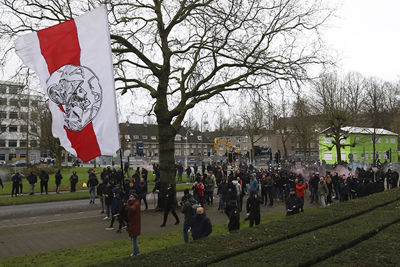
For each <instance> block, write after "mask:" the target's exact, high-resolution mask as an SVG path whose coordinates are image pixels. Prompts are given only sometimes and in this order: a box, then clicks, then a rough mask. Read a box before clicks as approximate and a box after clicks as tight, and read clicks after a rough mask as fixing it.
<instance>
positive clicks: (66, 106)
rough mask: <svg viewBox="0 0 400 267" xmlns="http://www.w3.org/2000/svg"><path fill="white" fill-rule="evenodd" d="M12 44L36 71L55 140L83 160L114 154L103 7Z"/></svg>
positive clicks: (116, 140) (113, 117)
mask: <svg viewBox="0 0 400 267" xmlns="http://www.w3.org/2000/svg"><path fill="white" fill-rule="evenodd" d="M15 49H16V52H17V54H18V56H19V57H20V58H21V59H22V61H23V62H24V63H25V64H26V65H27V66H28V67H29V68H31V69H33V70H34V71H35V72H36V74H37V75H38V76H39V79H40V83H41V85H42V87H43V90H44V91H45V93H46V94H47V96H48V97H49V99H50V101H49V102H50V110H51V113H52V117H53V125H52V131H53V135H54V137H57V138H59V139H60V143H61V145H62V146H63V147H64V148H65V149H66V150H67V151H69V152H70V153H72V154H74V155H75V156H77V157H79V158H80V159H82V160H83V161H89V160H91V159H93V158H95V157H97V156H100V155H114V154H115V153H116V151H117V150H118V149H119V148H120V141H119V129H118V119H117V107H116V97H115V87H114V71H113V64H112V57H111V45H110V33H109V28H108V19H107V12H106V9H105V7H104V6H102V7H99V8H97V9H94V10H93V11H91V12H88V13H86V14H84V15H82V16H80V17H77V18H75V19H71V20H69V21H66V22H63V23H60V24H58V25H55V26H52V27H50V28H46V29H43V30H39V31H38V32H33V33H29V34H26V35H24V36H21V37H19V38H18V39H17V40H16V41H15Z"/></svg>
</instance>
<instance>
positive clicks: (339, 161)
mask: <svg viewBox="0 0 400 267" xmlns="http://www.w3.org/2000/svg"><path fill="white" fill-rule="evenodd" d="M335 146H336V158H337V164H338V165H340V164H342V154H341V146H340V136H339V137H337V138H336V137H335Z"/></svg>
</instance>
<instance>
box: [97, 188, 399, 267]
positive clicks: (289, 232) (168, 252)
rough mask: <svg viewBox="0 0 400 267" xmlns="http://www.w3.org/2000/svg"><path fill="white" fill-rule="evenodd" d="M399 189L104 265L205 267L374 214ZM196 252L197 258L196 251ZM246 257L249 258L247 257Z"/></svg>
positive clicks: (388, 201)
mask: <svg viewBox="0 0 400 267" xmlns="http://www.w3.org/2000/svg"><path fill="white" fill-rule="evenodd" d="M399 191H400V190H399V189H396V190H391V191H387V192H384V193H380V194H374V195H370V196H368V197H365V198H361V199H356V200H354V201H348V202H344V203H340V204H338V205H333V206H330V207H328V208H326V209H318V210H316V211H315V212H312V213H307V210H306V211H305V213H304V214H298V215H295V216H290V217H286V218H285V219H283V220H280V221H273V222H270V223H268V224H267V225H265V226H262V227H261V226H260V227H255V228H252V229H244V230H241V231H240V232H239V233H236V234H226V235H221V236H216V237H212V238H206V239H203V240H198V241H196V242H192V243H189V244H187V245H184V246H175V247H170V248H167V249H164V250H160V251H155V252H153V253H151V254H147V255H142V256H140V257H135V258H133V259H129V260H127V259H123V260H120V261H113V262H112V263H106V264H104V266H105V265H121V266H132V265H133V264H138V265H139V266H160V265H162V266H197V265H199V266H204V265H209V264H212V263H215V262H219V261H221V260H224V259H227V258H229V257H233V256H235V255H238V254H242V253H246V252H250V251H253V250H255V249H258V248H261V247H265V246H269V245H273V244H275V243H278V242H281V241H284V240H286V239H291V238H294V237H297V236H299V235H303V234H305V233H310V232H313V231H317V230H319V229H321V228H324V227H329V226H332V225H335V224H338V223H341V222H343V221H345V220H349V219H352V218H355V217H357V216H360V215H362V214H365V213H367V212H370V211H373V210H374V209H378V208H380V207H383V206H385V205H388V204H390V203H393V202H395V201H397V200H398V199H399V197H398V193H399ZM195 251H197V252H199V253H196V256H195V257H194V252H195ZM246 258H247V257H246Z"/></svg>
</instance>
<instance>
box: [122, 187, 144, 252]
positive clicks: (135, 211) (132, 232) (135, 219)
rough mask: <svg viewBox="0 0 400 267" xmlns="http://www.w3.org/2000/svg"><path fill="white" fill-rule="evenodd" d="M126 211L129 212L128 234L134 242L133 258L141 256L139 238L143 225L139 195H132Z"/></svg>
mask: <svg viewBox="0 0 400 267" xmlns="http://www.w3.org/2000/svg"><path fill="white" fill-rule="evenodd" d="M125 209H126V210H127V211H128V234H129V237H130V238H131V240H132V245H133V253H132V254H131V257H132V256H137V255H139V247H138V244H137V237H138V236H139V235H140V225H141V220H140V203H139V200H138V195H137V194H136V193H132V194H130V196H129V200H128V203H127V204H126V206H125Z"/></svg>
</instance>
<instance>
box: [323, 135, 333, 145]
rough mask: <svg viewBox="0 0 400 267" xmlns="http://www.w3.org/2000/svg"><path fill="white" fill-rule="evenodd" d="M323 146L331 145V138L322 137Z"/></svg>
mask: <svg viewBox="0 0 400 267" xmlns="http://www.w3.org/2000/svg"><path fill="white" fill-rule="evenodd" d="M324 144H332V137H328V136H324Z"/></svg>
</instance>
